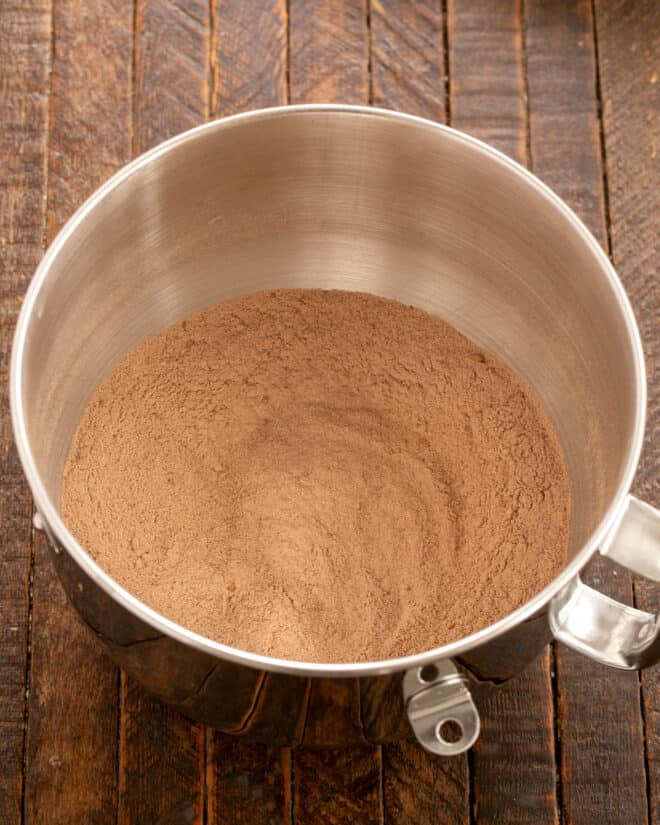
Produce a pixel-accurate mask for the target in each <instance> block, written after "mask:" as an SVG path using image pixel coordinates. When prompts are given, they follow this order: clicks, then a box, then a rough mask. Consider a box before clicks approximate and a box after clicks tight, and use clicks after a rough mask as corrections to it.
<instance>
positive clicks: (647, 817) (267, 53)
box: [0, 0, 660, 825]
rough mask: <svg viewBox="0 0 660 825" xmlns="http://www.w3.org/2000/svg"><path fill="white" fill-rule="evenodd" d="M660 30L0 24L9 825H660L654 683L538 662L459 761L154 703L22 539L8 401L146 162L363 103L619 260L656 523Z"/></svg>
mask: <svg viewBox="0 0 660 825" xmlns="http://www.w3.org/2000/svg"><path fill="white" fill-rule="evenodd" d="M659 10H660V6H658V4H657V3H655V2H654V0H639V1H638V2H636V0H629V1H628V2H624V1H623V0H595V3H593V4H592V3H591V2H569V0H565V2H559V1H558V0H557V2H550V1H549V0H548V2H543V0H328V1H327V2H322V0H317V1H316V2H312V0H211V2H210V3H209V2H208V0H136V2H132V0H0V262H1V266H0V278H1V285H2V315H1V319H2V321H1V327H0V334H1V336H2V342H1V348H0V353H1V357H2V413H1V422H2V452H1V454H0V461H1V467H0V472H1V478H2V491H1V497H0V507H1V516H2V530H3V534H2V543H1V546H0V564H1V567H0V822H2V823H17V822H19V821H25V822H29V823H35V825H37V824H38V825H41V824H42V823H66V825H71V823H84V824H86V823H94V824H95V823H115V822H120V823H161V824H162V825H165V823H168V824H169V825H175V823H255V825H260V824H261V823H291V822H295V823H305V825H307V824H308V823H372V822H373V823H380V822H388V823H434V825H435V823H452V825H458V824H459V823H461V825H468V823H479V825H482V824H483V825H486V823H503V824H504V825H508V823H512V825H513V823H530V825H531V823H533V825H544V823H560V822H563V823H566V824H567V825H568V823H575V825H578V824H580V823H584V825H609V824H610V823H611V825H641V823H646V822H652V823H656V824H657V823H660V811H659V810H658V794H659V793H660V679H659V673H658V668H655V669H654V670H650V671H646V672H645V673H643V674H642V675H641V678H640V676H639V674H637V673H623V672H615V671H611V670H606V669H604V668H602V667H599V666H597V665H595V664H593V663H590V662H588V661H587V660H585V659H584V658H581V657H580V656H578V655H575V654H573V653H571V652H570V651H568V650H566V649H563V648H560V647H557V648H556V649H554V650H548V652H547V653H546V654H545V655H544V656H543V657H542V658H541V659H540V660H539V661H537V662H536V663H535V664H534V665H533V666H531V667H530V668H529V669H528V671H527V672H525V673H524V674H523V675H521V676H520V677H518V678H517V679H516V680H514V681H513V682H511V683H509V684H508V685H507V686H506V687H504V688H502V689H501V690H500V691H499V692H497V693H496V694H495V695H494V696H493V697H492V699H491V701H490V704H489V705H488V707H487V708H486V709H485V711H484V715H483V716H484V718H483V734H482V737H481V739H480V740H479V742H478V744H477V746H476V747H475V748H474V750H473V751H472V752H471V753H470V754H469V755H468V756H465V757H460V758H454V759H450V760H442V759H439V758H436V757H432V756H430V755H428V754H426V753H424V752H422V751H421V750H420V749H419V748H417V747H415V746H414V745H411V744H400V745H388V746H383V747H371V746H366V745H365V746H364V747H361V748H358V749H349V750H332V751H313V750H295V751H288V750H284V751H280V750H276V749H272V748H268V747H265V746H260V745H251V746H250V745H245V744H240V743H236V742H234V741H232V740H230V739H227V738H224V737H222V736H220V735H218V734H216V733H214V732H213V731H212V730H209V729H205V728H204V727H203V726H201V725H198V724H193V723H191V722H189V721H188V720H186V719H185V718H183V717H182V716H179V715H178V714H177V713H175V712H174V711H172V710H170V709H168V708H167V707H165V706H164V705H162V704H160V703H159V702H158V701H156V700H154V699H153V698H151V697H149V696H148V695H146V694H145V693H144V692H143V691H142V690H141V689H140V688H139V687H138V686H137V685H136V684H134V683H133V682H132V681H130V680H129V679H127V678H126V677H125V676H123V675H122V674H120V673H119V672H118V671H117V669H116V668H115V667H114V665H113V664H111V663H110V661H109V660H108V659H106V657H105V655H104V653H103V650H102V649H101V647H100V645H98V644H97V643H96V642H95V641H94V640H92V639H90V638H89V637H88V636H87V635H86V633H85V632H83V630H82V629H81V627H80V625H79V623H78V620H77V618H76V616H75V614H74V612H73V610H72V609H71V608H70V607H69V606H68V604H67V603H66V601H65V598H64V596H63V593H62V590H61V588H60V585H59V582H58V581H57V579H56V578H55V576H54V573H53V570H52V568H51V564H50V561H49V558H48V552H47V548H46V545H45V542H44V540H43V538H42V536H41V535H40V534H37V533H35V531H34V530H33V529H32V521H31V516H32V505H31V499H30V495H29V492H28V490H27V487H26V485H25V483H24V481H23V476H22V472H21V468H20V464H19V462H18V459H17V455H16V451H15V448H14V444H13V440H12V434H11V428H10V424H9V421H8V409H7V387H6V380H5V379H6V376H7V371H8V362H9V350H10V342H11V335H12V329H13V325H14V322H15V319H16V315H17V313H18V311H19V309H20V306H21V299H22V295H23V292H24V290H25V288H26V286H27V283H28V281H29V280H30V277H31V275H32V273H33V271H34V269H35V267H36V265H37V262H38V261H39V259H40V257H41V255H42V254H43V251H44V247H45V245H46V244H48V243H49V242H50V240H51V239H52V238H53V236H54V234H55V232H56V231H57V230H58V228H59V227H60V226H61V225H62V223H63V222H64V221H65V220H66V219H67V218H68V217H69V215H70V214H71V212H72V211H73V210H74V208H75V207H76V206H78V205H79V204H80V203H81V201H82V200H83V198H85V197H86V196H87V195H88V194H89V193H90V192H91V191H92V190H93V189H95V188H96V187H97V186H98V185H99V184H100V183H101V182H102V181H104V180H105V179H106V178H107V177H108V176H109V175H110V174H112V173H113V172H114V171H116V170H117V169H119V168H120V167H121V166H122V165H123V164H125V163H126V162H127V161H128V160H130V159H131V157H133V156H134V155H136V154H139V153H140V152H142V151H144V150H145V149H148V148H149V147H151V146H153V145H154V144H156V143H158V142H159V141H161V140H163V139H164V138H167V137H169V136H171V135H173V134H175V133H177V132H179V131H182V130H184V129H188V128H189V127H191V126H194V125H196V124H198V123H202V122H203V121H204V120H208V119H210V118H216V117H219V116H221V115H227V114H230V113H233V112H239V111H244V110H247V109H253V108H258V107H262V106H270V105H278V104H284V103H287V102H292V103H300V102H318V101H341V102H350V103H363V104H366V103H373V104H374V105H378V106H385V107H390V108H396V109H400V110H402V111H407V112H412V113H415V114H419V115H423V116H425V117H428V118H431V119H434V120H438V121H442V122H445V123H449V124H451V125H452V126H455V127H457V128H459V129H464V130H465V131H467V132H470V133H471V134H473V135H476V136H478V137H480V138H483V139H484V140H486V141H488V142H489V143H491V144H493V145H494V146H496V147H498V148H499V149H501V150H502V151H504V152H506V153H508V154H509V155H511V156H512V157H514V158H515V159H516V160H518V161H519V162H521V163H523V164H526V165H527V166H529V167H530V168H531V169H533V170H534V172H535V173H536V174H538V175H539V176H540V177H541V178H542V179H543V180H544V181H546V182H547V183H548V184H549V185H550V186H551V187H553V188H554V189H555V191H556V192H558V193H559V194H560V195H561V196H562V197H563V198H565V199H566V200H567V201H568V203H569V204H570V205H571V206H572V207H573V208H574V209H575V210H576V211H577V213H578V214H579V215H580V216H581V217H582V218H583V220H584V221H585V222H586V224H587V226H588V227H589V228H590V229H591V231H592V232H593V233H594V235H595V236H596V238H597V239H598V240H599V241H600V243H601V244H602V245H603V247H604V248H605V249H606V250H607V251H608V253H609V254H610V255H611V257H612V259H613V261H614V264H615V266H616V267H617V269H618V272H619V274H620V276H621V278H622V280H623V282H624V284H625V287H626V289H627V291H628V294H629V296H630V298H631V301H632V303H633V306H634V309H635V311H636V314H637V317H638V319H639V322H640V325H641V331H642V337H643V339H644V344H645V347H646V354H647V363H648V366H649V384H650V418H649V422H648V426H647V441H646V446H645V452H644V457H643V459H642V464H641V468H640V472H639V474H638V479H637V482H636V485H635V491H636V492H637V493H638V494H640V495H641V496H643V497H644V498H645V499H647V500H649V501H651V502H652V503H654V504H655V505H658V504H660V495H659V490H658V473H657V455H658V453H657V448H658V443H659V442H658V440H657V437H656V440H655V443H654V444H652V442H651V438H652V435H653V433H654V431H655V433H656V436H657V432H658V427H659V425H660V417H659V405H658V387H659V386H660V383H659V382H658V380H657V377H654V367H657V363H658V354H659V350H660V334H659V331H658V284H657V281H656V280H655V272H654V264H656V263H657V247H656V246H655V242H656V233H657V229H658V207H657V202H656V197H657V193H658V184H659V182H660V181H659V173H658V158H657V152H658V138H659V130H658V125H657V120H655V119H654V118H655V116H656V115H657V112H658V99H657V85H656V78H657V72H658V43H659V41H660V19H659V17H660V14H659ZM654 253H655V254H654ZM654 258H655V260H654ZM575 277H576V278H579V277H580V273H579V272H576V273H575ZM613 392H616V387H613ZM654 448H655V454H654ZM654 461H655V463H654ZM588 578H589V579H590V581H591V582H592V583H594V582H595V583H596V584H597V585H598V586H599V587H601V588H602V589H604V590H606V591H607V592H610V593H612V594H615V595H616V596H617V597H619V598H622V599H626V600H627V601H628V602H632V601H633V600H634V602H635V603H636V604H637V605H639V606H640V607H643V608H645V609H648V610H654V611H657V610H658V607H659V605H658V593H657V589H656V592H655V593H654V592H653V589H652V588H651V587H650V586H649V585H648V584H645V583H644V582H638V581H634V582H633V581H631V577H630V576H629V575H628V574H627V573H625V572H624V571H622V570H619V571H617V572H615V571H614V570H613V569H612V567H610V566H609V565H608V564H605V563H596V564H593V566H592V567H591V568H590V571H589V575H588Z"/></svg>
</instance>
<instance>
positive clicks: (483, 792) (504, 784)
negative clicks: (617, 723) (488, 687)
mask: <svg viewBox="0 0 660 825" xmlns="http://www.w3.org/2000/svg"><path fill="white" fill-rule="evenodd" d="M549 661H550V657H549V655H548V653H544V654H543V655H541V656H540V657H539V658H538V659H536V660H535V661H534V662H533V663H532V664H530V665H529V666H528V667H527V668H526V669H525V670H524V671H523V672H522V673H520V674H519V675H518V676H516V677H514V678H513V679H512V680H511V681H510V682H507V683H506V684H505V685H503V686H502V687H499V688H497V690H495V691H493V692H492V693H491V694H490V695H489V696H488V697H487V699H486V700H485V701H484V702H483V703H482V704H481V705H480V707H481V719H482V729H481V735H480V737H479V740H478V742H477V744H476V745H475V748H474V753H473V757H472V765H473V771H474V780H473V781H474V816H475V821H476V822H478V823H479V825H486V823H489V825H490V823H492V825H499V823H501V822H506V823H507V825H523V823H524V825H527V823H529V825H540V823H553V825H554V823H557V822H559V811H558V803H557V797H556V780H557V776H556V770H555V757H554V714H553V707H552V686H551V681H550V664H549Z"/></svg>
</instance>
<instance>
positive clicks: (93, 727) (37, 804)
mask: <svg viewBox="0 0 660 825" xmlns="http://www.w3.org/2000/svg"><path fill="white" fill-rule="evenodd" d="M49 554H50V550H49V549H48V547H47V543H46V539H45V538H44V536H43V534H41V533H39V534H37V540H36V548H35V571H34V607H33V611H32V626H33V637H32V639H33V644H32V668H31V678H30V695H29V716H28V730H27V752H26V759H27V762H26V766H27V767H26V779H25V814H26V817H25V821H26V822H27V823H30V825H41V823H42V822H48V823H49V825H50V823H53V825H70V823H72V822H94V823H99V825H105V824H106V823H107V824H108V825H111V824H112V825H114V823H115V822H116V817H117V813H116V811H117V799H118V794H117V729H118V721H119V720H118V702H117V688H118V671H117V669H116V668H115V667H114V665H112V663H111V662H110V660H109V659H108V658H107V657H106V655H105V653H104V651H103V649H102V647H101V645H100V644H99V641H98V639H96V638H95V637H94V636H93V635H92V633H91V632H90V631H89V630H88V629H87V628H86V627H85V626H84V625H83V624H82V622H80V621H79V619H78V618H77V616H76V614H75V613H74V611H73V608H72V607H71V605H70V604H69V602H68V601H67V599H66V596H65V595H64V591H63V590H62V587H61V585H60V582H59V579H58V578H57V575H56V573H55V571H54V570H53V568H52V567H51V562H50V558H49Z"/></svg>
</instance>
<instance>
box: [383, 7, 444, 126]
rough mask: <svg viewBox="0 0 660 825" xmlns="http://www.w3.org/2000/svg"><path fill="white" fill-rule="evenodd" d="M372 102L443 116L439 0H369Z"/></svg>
mask: <svg viewBox="0 0 660 825" xmlns="http://www.w3.org/2000/svg"><path fill="white" fill-rule="evenodd" d="M370 12H371V18H370V25H371V75H372V77H371V83H372V99H373V104H374V105H375V106H383V107H385V108H388V109H398V110H399V111H400V112H407V113H409V114H412V115H419V116H420V117H427V118H430V119H431V120H439V121H444V120H445V82H446V78H445V61H444V46H443V19H442V2H441V0H413V1H412V2H411V0H371V6H370Z"/></svg>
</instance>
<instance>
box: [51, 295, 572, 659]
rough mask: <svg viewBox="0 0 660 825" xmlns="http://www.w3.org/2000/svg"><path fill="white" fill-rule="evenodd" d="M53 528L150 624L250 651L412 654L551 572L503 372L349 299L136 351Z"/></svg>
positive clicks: (563, 509) (530, 466) (384, 308)
mask: <svg viewBox="0 0 660 825" xmlns="http://www.w3.org/2000/svg"><path fill="white" fill-rule="evenodd" d="M62 509H63V514H64V517H65V519H66V521H67V522H68V524H69V526H70V527H71V529H72V531H73V533H74V534H75V535H76V537H77V538H78V539H79V540H80V542H81V543H82V544H83V545H84V546H85V547H86V548H87V549H88V550H89V551H90V553H91V554H92V556H93V557H94V558H95V559H96V561H97V562H98V563H99V564H100V565H101V566H102V567H104V568H105V569H106V570H107V571H108V572H109V573H110V575H112V576H113V577H114V578H116V579H117V580H118V581H119V582H120V583H121V584H122V585H123V586H124V587H125V588H127V589H128V590H129V591H131V592H132V593H133V594H134V595H136V596H137V597H138V598H140V599H142V600H143V601H144V602H146V603H147V604H148V605H150V606H151V607H154V608H156V609H157V610H158V611H160V612H161V613H163V614H164V615H166V616H167V617H169V618H170V619H173V620H175V621H177V622H179V623H181V624H183V625H185V626H186V627H189V628H191V629H192V630H194V631H197V632H198V633H201V634H204V635H205V636H209V637H211V638H213V639H216V640H218V641H221V642H224V643H226V644H230V645H234V646H236V647H239V648H243V649H246V650H249V651H252V652H256V653H261V654H268V655H273V656H280V657H284V658H295V659H303V660H307V661H317V662H318V661H324V662H340V661H346V662H348V661H364V660H373V659H380V658H386V657H391V656H399V655H404V654H410V653H416V652H420V651H422V650H425V649H428V648H431V647H434V646H436V645H439V644H442V643H446V642H450V641H452V640H455V639H458V638H460V637H462V636H465V635H466V634H469V633H471V632H473V631H476V630H478V629H480V628H482V627H484V626H485V625H487V624H489V623H491V622H493V621H495V620H496V619H499V618H501V617H503V616H504V615H505V614H507V613H509V612H510V611H511V610H513V609H514V608H516V607H518V606H519V605H521V604H522V603H523V602H525V601H526V600H527V599H529V598H530V597H531V596H533V595H534V594H535V593H536V592H538V591H539V590H540V589H541V588H542V587H543V586H544V585H545V584H547V583H548V582H549V581H550V580H551V579H552V578H553V577H554V576H555V575H556V574H557V573H558V572H559V570H560V569H561V567H562V566H563V564H564V562H565V559H566V552H567V542H568V521H569V510H570V494H569V487H568V481H567V475H566V470H565V467H564V462H563V458H562V454H561V451H560V447H559V444H558V442H557V439H556V436H555V434H554V432H553V429H552V426H551V424H550V421H549V419H548V417H547V416H546V414H545V412H544V411H543V409H542V408H541V406H540V404H539V402H538V401H537V400H536V399H535V397H534V396H533V395H532V393H531V391H530V390H529V388H528V387H527V386H526V385H525V384H524V383H523V382H522V381H521V380H520V379H519V378H518V377H517V376H516V375H514V374H513V373H512V372H511V370H510V369H508V368H507V367H505V366H504V365H503V364H502V363H501V362H500V361H499V360H497V359H496V358H495V357H494V356H493V355H490V354H489V353H487V352H485V351H483V350H481V349H479V348H478V347H477V346H475V345H474V344H472V343H470V342H469V341H468V340H467V339H466V338H464V337H463V336H462V335H460V334H459V333H458V332H456V330H454V329H453V328H452V327H451V326H449V325H448V324H446V323H444V322H443V321H440V320H438V319H437V318H435V317H432V316H431V315H428V314H426V313H424V312H422V311H420V310H418V309H413V308H411V307H408V306H404V305H403V304H400V303H397V302H394V301H390V300H385V299H382V298H377V297H374V296H372V295H365V294H360V293H351V292H340V291H322V290H279V291H275V292H268V293H260V294H257V295H251V296H248V297H243V298H238V299H235V300H230V301H224V302H222V303H220V304H218V305H217V306H215V307H213V308H212V309H210V310H208V311H206V312H202V313H199V314H196V315H194V316H191V317H190V318H188V319H186V320H185V321H181V322H180V323H178V324H176V325H175V326H173V327H172V328H170V329H168V330H166V331H165V332H163V333H161V334H160V335H158V336H156V337H154V338H152V339H150V340H148V341H146V343H144V344H142V345H141V346H139V347H138V348H137V349H136V350H134V351H133V352H131V353H130V354H129V355H128V356H127V357H126V358H124V360H123V361H122V362H121V363H120V364H119V365H118V366H117V368H116V369H115V370H114V372H113V373H112V374H111V375H110V377H109V378H108V379H107V380H106V381H105V382H104V383H103V384H102V385H101V386H100V387H99V389H98V390H97V391H96V393H95V395H94V396H93V398H92V400H91V402H90V404H89V406H88V408H87V410H86V412H85V414H84V415H83V418H82V420H81V423H80V426H79V428H78V431H77V433H76V435H75V437H74V440H73V445H72V448H71V452H70V455H69V458H68V462H67V465H66V469H65V475H64V487H63V492H62Z"/></svg>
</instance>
